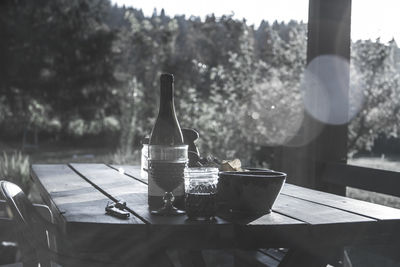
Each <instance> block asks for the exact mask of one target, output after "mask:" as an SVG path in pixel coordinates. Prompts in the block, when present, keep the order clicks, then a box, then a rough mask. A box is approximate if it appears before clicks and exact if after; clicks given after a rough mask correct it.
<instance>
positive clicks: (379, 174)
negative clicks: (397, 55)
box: [320, 162, 400, 197]
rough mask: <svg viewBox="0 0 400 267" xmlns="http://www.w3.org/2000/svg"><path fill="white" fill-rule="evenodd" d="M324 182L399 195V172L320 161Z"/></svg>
mask: <svg viewBox="0 0 400 267" xmlns="http://www.w3.org/2000/svg"><path fill="white" fill-rule="evenodd" d="M320 165H321V176H322V179H323V181H324V182H328V183H332V184H337V185H344V186H351V187H356V188H360V189H364V190H369V191H373V192H378V193H384V194H389V195H393V196H398V197H400V173H399V172H394V171H387V170H379V169H373V168H367V167H360V166H353V165H348V164H342V163H334V162H325V163H321V164H320Z"/></svg>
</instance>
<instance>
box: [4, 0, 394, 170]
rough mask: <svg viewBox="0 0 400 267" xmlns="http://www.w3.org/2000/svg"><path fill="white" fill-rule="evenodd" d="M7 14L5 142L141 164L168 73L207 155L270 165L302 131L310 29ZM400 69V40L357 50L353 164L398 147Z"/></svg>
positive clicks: (56, 10)
mask: <svg viewBox="0 0 400 267" xmlns="http://www.w3.org/2000/svg"><path fill="white" fill-rule="evenodd" d="M0 6H1V8H0V36H1V38H0V39H1V42H0V77H1V78H0V127H1V131H0V143H3V144H5V143H7V142H8V141H10V140H14V141H15V140H22V139H23V136H24V135H26V134H27V133H33V134H34V136H35V138H38V139H39V140H40V141H43V140H52V141H54V142H66V141H68V140H78V141H79V140H83V139H85V138H86V139H87V138H96V140H102V141H101V142H99V146H101V145H103V144H104V143H105V142H111V143H113V145H114V146H115V148H116V149H117V148H118V153H119V154H122V155H129V154H132V153H133V152H134V151H137V150H138V149H139V148H140V142H141V140H142V138H143V137H144V136H146V135H149V134H150V132H151V129H152V125H153V123H154V120H155V117H156V115H157V111H158V98H159V76H160V74H161V73H164V72H168V73H173V74H174V76H175V105H176V109H177V116H178V119H179V121H180V124H181V126H182V127H186V128H195V129H197V130H198V131H199V133H200V140H199V141H198V146H199V148H200V151H201V152H203V153H205V154H212V155H215V156H217V157H221V158H233V157H240V158H244V159H246V160H247V161H248V162H250V163H254V164H261V165H262V164H264V162H263V161H267V157H260V153H259V152H260V151H262V150H263V149H264V148H266V147H267V148H268V147H277V146H282V145H285V144H286V143H288V142H289V141H290V140H291V138H293V136H295V135H296V133H297V131H298V130H299V127H300V125H301V122H302V119H303V114H304V105H303V99H302V92H301V84H302V79H303V76H304V71H305V68H306V54H307V53H306V49H307V24H306V23H303V22H297V21H290V22H287V23H285V22H277V21H269V20H268V18H266V20H265V21H262V22H261V23H260V25H248V23H246V21H245V20H237V19H234V18H233V17H232V16H231V15H226V16H222V17H215V16H214V15H212V14H211V15H209V16H207V17H206V18H205V19H200V18H199V17H193V16H191V17H186V16H175V17H170V16H167V15H166V14H165V11H164V10H154V13H153V15H152V16H145V15H144V14H143V12H142V11H141V10H138V9H134V8H126V7H118V6H116V5H112V4H111V3H110V1H108V0H84V1H77V0H73V1H68V0H40V1H26V0H22V1H16V0H5V1H2V3H1V4H0ZM399 59H400V50H399V48H398V46H397V44H396V42H395V40H392V41H391V42H389V43H382V42H381V41H380V40H379V39H377V40H353V41H352V44H351V61H350V72H351V75H350V77H351V78H350V91H351V92H350V93H352V92H355V93H357V92H358V93H359V94H361V95H362V101H358V105H359V106H358V107H357V110H356V112H354V117H352V119H351V121H350V122H349V133H348V134H349V136H348V137H349V141H348V145H349V147H348V151H349V156H354V155H357V153H365V152H368V151H371V150H373V149H374V144H375V145H376V142H377V140H394V141H396V140H397V141H398V136H399V133H400V128H399V127H398V126H397V125H398V123H397V122H398V121H399V119H400V118H399V116H400V115H399V114H400V113H399V112H398V111H399V109H400V103H399V101H400V97H399V96H400V95H399V93H400V77H399V70H400V63H399V62H400V60H399ZM358 100H359V99H358Z"/></svg>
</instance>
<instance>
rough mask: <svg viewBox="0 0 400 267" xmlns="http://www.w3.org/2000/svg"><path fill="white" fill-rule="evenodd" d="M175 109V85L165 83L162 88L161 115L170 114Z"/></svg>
mask: <svg viewBox="0 0 400 267" xmlns="http://www.w3.org/2000/svg"><path fill="white" fill-rule="evenodd" d="M174 110H175V106H174V86H173V84H172V83H171V84H163V85H161V88H160V111H159V116H169V115H170V114H173V113H174Z"/></svg>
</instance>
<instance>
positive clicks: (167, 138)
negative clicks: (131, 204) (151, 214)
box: [148, 74, 185, 210]
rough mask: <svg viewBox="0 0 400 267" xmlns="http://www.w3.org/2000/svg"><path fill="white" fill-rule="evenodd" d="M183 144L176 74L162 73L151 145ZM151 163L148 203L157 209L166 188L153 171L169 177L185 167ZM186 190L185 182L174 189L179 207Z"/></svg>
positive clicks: (153, 208)
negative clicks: (177, 105)
mask: <svg viewBox="0 0 400 267" xmlns="http://www.w3.org/2000/svg"><path fill="white" fill-rule="evenodd" d="M183 144H184V142H183V135H182V131H181V128H180V126H179V122H178V119H177V118H176V113H175V106H174V76H173V75H172V74H162V75H161V77H160V108H159V112H158V116H157V119H156V122H155V124H154V127H153V130H152V132H151V137H150V141H149V145H150V146H154V145H157V146H165V147H173V146H179V145H183ZM150 164H153V165H152V166H153V172H149V176H148V177H149V178H148V179H149V181H148V203H149V209H150V210H156V209H159V208H161V207H162V206H163V196H164V194H165V190H163V189H161V188H160V186H159V185H158V184H157V183H156V182H155V178H154V177H152V175H151V173H153V174H154V175H156V174H157V173H160V174H163V176H164V177H160V179H169V177H168V175H175V174H174V172H176V171H175V170H177V169H181V170H182V174H181V175H182V176H183V167H182V166H175V165H177V164H176V163H175V165H174V164H173V163H168V162H167V163H165V162H160V163H159V164H158V166H157V165H156V163H154V162H151V163H150ZM181 165H182V164H181ZM157 168H158V169H159V170H157ZM161 168H163V170H161ZM178 175H179V174H178ZM184 191H185V189H184V183H183V182H182V183H181V184H180V185H179V186H178V187H177V188H176V189H175V190H174V191H173V194H174V197H175V201H174V206H176V207H177V208H179V209H182V208H184Z"/></svg>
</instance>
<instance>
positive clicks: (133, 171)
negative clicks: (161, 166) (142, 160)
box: [110, 165, 148, 184]
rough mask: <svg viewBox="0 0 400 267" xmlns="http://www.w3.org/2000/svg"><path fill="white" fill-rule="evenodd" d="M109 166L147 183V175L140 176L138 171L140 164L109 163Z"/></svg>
mask: <svg viewBox="0 0 400 267" xmlns="http://www.w3.org/2000/svg"><path fill="white" fill-rule="evenodd" d="M110 167H111V168H114V169H116V170H118V171H120V172H123V173H125V174H126V175H128V176H130V177H132V178H134V179H138V180H140V181H142V182H144V183H145V184H147V181H148V180H147V176H142V175H141V173H140V166H133V165H110Z"/></svg>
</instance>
